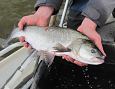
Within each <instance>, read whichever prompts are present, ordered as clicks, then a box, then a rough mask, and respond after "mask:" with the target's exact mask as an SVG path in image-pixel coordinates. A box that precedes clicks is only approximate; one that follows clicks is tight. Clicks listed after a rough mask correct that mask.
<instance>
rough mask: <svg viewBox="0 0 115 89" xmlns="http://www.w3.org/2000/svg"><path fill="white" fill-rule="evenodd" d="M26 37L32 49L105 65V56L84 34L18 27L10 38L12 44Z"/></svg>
mask: <svg viewBox="0 0 115 89" xmlns="http://www.w3.org/2000/svg"><path fill="white" fill-rule="evenodd" d="M20 36H24V37H25V41H26V42H28V43H29V44H30V45H31V46H32V48H34V49H36V50H38V51H39V50H43V51H47V52H50V53H52V54H53V55H55V56H63V55H68V56H70V57H71V58H73V59H75V60H77V61H79V62H82V63H85V64H91V65H99V64H102V63H104V59H105V56H104V55H103V54H102V53H101V52H100V50H99V49H98V48H97V47H96V45H95V44H94V43H93V42H92V41H91V40H89V39H88V37H86V36H85V35H83V34H82V33H80V32H78V31H75V30H72V29H69V28H61V27H48V28H47V29H46V28H44V27H38V26H26V27H25V28H24V30H21V31H20V30H19V28H18V27H16V28H15V29H13V31H12V32H11V34H10V37H9V38H8V41H7V43H8V42H10V41H11V40H12V39H14V38H18V37H20Z"/></svg>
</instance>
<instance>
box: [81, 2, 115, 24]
mask: <svg viewBox="0 0 115 89" xmlns="http://www.w3.org/2000/svg"><path fill="white" fill-rule="evenodd" d="M114 8H115V0H89V2H88V4H87V6H86V8H85V9H84V10H83V13H82V14H83V15H84V16H86V17H88V18H90V19H91V20H93V21H94V22H95V23H96V24H98V25H99V26H101V25H103V24H104V23H105V22H106V20H107V18H108V17H109V15H110V14H111V13H112V11H113V9H114Z"/></svg>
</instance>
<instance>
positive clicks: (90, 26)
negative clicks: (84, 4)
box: [78, 17, 97, 32]
mask: <svg viewBox="0 0 115 89" xmlns="http://www.w3.org/2000/svg"><path fill="white" fill-rule="evenodd" d="M96 27H97V24H96V23H95V22H94V21H92V20H91V19H89V18H87V17H85V18H84V20H83V21H82V23H81V25H80V27H79V28H78V31H80V32H83V31H84V30H96Z"/></svg>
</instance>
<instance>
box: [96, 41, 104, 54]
mask: <svg viewBox="0 0 115 89" xmlns="http://www.w3.org/2000/svg"><path fill="white" fill-rule="evenodd" d="M94 43H95V45H96V46H97V47H98V49H99V50H100V51H101V52H102V54H103V55H104V56H106V53H105V52H104V49H103V46H102V43H101V40H95V41H94Z"/></svg>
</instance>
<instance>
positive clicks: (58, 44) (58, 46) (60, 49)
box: [53, 43, 71, 52]
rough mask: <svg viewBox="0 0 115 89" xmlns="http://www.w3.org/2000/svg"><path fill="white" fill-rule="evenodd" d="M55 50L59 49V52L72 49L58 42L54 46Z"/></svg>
mask: <svg viewBox="0 0 115 89" xmlns="http://www.w3.org/2000/svg"><path fill="white" fill-rule="evenodd" d="M53 49H54V50H56V51H58V52H70V51H71V49H69V48H67V47H64V46H63V45H62V44H60V43H57V44H56V45H55V46H54V47H53Z"/></svg>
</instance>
